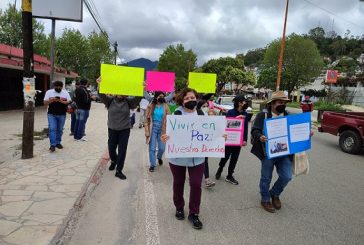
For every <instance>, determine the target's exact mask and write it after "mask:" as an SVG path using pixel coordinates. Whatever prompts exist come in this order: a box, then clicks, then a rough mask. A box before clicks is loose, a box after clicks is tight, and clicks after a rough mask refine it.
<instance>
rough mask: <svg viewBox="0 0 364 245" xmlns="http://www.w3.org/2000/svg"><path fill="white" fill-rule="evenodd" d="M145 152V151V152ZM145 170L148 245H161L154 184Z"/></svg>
mask: <svg viewBox="0 0 364 245" xmlns="http://www.w3.org/2000/svg"><path fill="white" fill-rule="evenodd" d="M144 152H145V151H144ZM143 155H144V161H143V163H145V162H146V153H144V154H143ZM143 170H144V197H145V198H144V201H145V238H146V244H147V245H159V244H160V240H159V231H158V218H157V208H156V203H155V198H154V197H155V195H154V188H153V183H152V181H151V180H149V179H148V175H147V173H146V171H145V166H143Z"/></svg>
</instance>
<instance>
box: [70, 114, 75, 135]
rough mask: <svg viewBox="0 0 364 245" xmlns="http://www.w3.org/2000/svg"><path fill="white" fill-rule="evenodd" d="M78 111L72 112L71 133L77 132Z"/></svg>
mask: <svg viewBox="0 0 364 245" xmlns="http://www.w3.org/2000/svg"><path fill="white" fill-rule="evenodd" d="M75 124H76V112H73V113H71V133H72V134H74V133H75Z"/></svg>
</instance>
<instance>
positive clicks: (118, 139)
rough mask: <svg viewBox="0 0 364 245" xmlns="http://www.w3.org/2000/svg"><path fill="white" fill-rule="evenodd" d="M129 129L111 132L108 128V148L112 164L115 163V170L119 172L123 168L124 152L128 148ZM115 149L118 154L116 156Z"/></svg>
mask: <svg viewBox="0 0 364 245" xmlns="http://www.w3.org/2000/svg"><path fill="white" fill-rule="evenodd" d="M129 136H130V128H128V129H124V130H112V129H110V128H109V139H108V148H109V156H110V159H111V161H112V162H114V163H116V170H117V171H119V172H121V171H122V170H123V168H124V162H125V158H126V150H127V148H128V142H129ZM116 148H117V149H118V153H117V154H116Z"/></svg>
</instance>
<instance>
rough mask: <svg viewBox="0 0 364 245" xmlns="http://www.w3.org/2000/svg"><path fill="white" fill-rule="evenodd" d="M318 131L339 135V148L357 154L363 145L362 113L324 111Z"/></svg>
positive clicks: (363, 121) (363, 119)
mask: <svg viewBox="0 0 364 245" xmlns="http://www.w3.org/2000/svg"><path fill="white" fill-rule="evenodd" d="M318 131H319V132H321V133H329V134H333V135H339V145H340V148H341V150H342V151H343V152H346V153H350V154H358V153H359V152H360V151H361V150H362V148H363V146H364V145H363V143H364V113H363V112H331V111H330V112H329V111H325V112H324V113H323V116H322V120H321V126H320V127H319V128H318Z"/></svg>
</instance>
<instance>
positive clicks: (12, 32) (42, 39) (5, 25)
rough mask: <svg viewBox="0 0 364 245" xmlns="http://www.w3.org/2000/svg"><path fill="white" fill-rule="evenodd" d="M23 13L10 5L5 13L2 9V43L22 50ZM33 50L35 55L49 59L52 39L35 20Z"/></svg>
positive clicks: (0, 20) (0, 15)
mask: <svg viewBox="0 0 364 245" xmlns="http://www.w3.org/2000/svg"><path fill="white" fill-rule="evenodd" d="M21 33H22V13H21V10H17V9H16V7H15V4H10V3H9V4H8V8H7V9H6V10H4V11H2V10H1V9H0V43H3V44H7V45H10V46H13V47H17V48H22V45H23V37H22V35H21ZM33 49H34V53H35V54H39V55H44V56H46V57H49V54H50V39H49V37H47V36H46V35H45V34H44V25H43V24H42V23H40V22H38V21H36V20H35V19H33Z"/></svg>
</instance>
